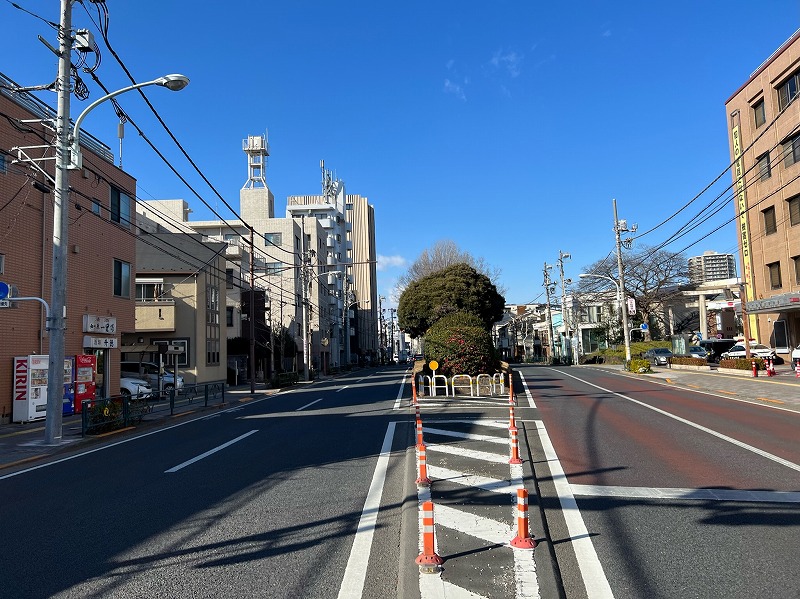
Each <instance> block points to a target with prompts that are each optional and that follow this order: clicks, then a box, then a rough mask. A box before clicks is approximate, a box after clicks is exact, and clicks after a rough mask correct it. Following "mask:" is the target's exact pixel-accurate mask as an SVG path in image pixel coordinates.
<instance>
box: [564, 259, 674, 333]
mask: <svg viewBox="0 0 800 599" xmlns="http://www.w3.org/2000/svg"><path fill="white" fill-rule="evenodd" d="M623 263H624V267H625V294H626V296H627V297H633V298H634V299H635V300H636V315H635V316H634V317H632V318H631V324H632V325H634V326H635V325H636V324H637V323H641V322H644V323H648V325H649V326H650V327H651V328H652V329H653V336H656V337H657V336H659V335H660V334H661V332H662V331H668V330H669V326H668V322H667V317H666V315H665V309H664V306H666V305H668V304H670V303H671V302H673V301H675V300H677V299H679V298H681V286H682V285H686V284H687V283H688V282H689V273H688V261H687V259H686V257H685V256H684V255H683V254H682V253H675V252H669V251H667V250H664V249H659V248H651V247H647V246H642V247H641V248H639V249H638V250H636V251H626V252H625V253H624V254H623ZM583 272H586V273H591V274H596V275H603V276H605V277H609V278H612V279H614V280H615V281H617V280H618V273H617V257H616V256H615V255H613V254H609V255H608V256H606V257H605V258H603V259H602V260H598V261H597V262H595V263H594V264H592V265H590V266H588V267H585V269H584V271H583ZM608 285H609V284H608V283H604V282H603V280H602V279H599V278H596V277H586V278H583V279H581V280H580V283H579V284H578V287H577V291H578V292H579V293H591V292H596V291H598V290H599V289H602V288H607V287H608ZM624 302H625V299H623V303H624ZM645 338H646V339H647V340H649V339H650V331H649V330H648V331H647V332H646V335H645Z"/></svg>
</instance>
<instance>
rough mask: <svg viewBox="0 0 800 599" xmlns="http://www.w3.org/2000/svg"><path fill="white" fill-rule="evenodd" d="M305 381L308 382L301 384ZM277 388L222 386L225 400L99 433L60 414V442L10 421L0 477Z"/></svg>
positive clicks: (39, 428)
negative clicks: (86, 432) (84, 429)
mask: <svg viewBox="0 0 800 599" xmlns="http://www.w3.org/2000/svg"><path fill="white" fill-rule="evenodd" d="M301 384H308V383H301ZM280 391H281V389H267V388H265V387H264V384H263V383H260V384H258V385H257V386H256V392H255V393H254V394H252V393H250V385H249V384H245V385H239V386H238V387H228V388H226V389H225V401H224V402H219V401H218V402H215V403H213V404H211V403H210V404H209V405H208V407H205V406H204V405H203V404H202V403H193V404H180V405H177V404H176V409H175V413H174V414H170V413H169V412H160V413H153V414H152V415H150V416H148V417H146V418H145V420H143V421H142V422H140V423H139V424H137V425H136V426H131V427H128V428H124V429H119V430H115V431H111V432H108V433H103V434H99V435H90V436H86V437H82V436H81V432H82V431H81V415H80V414H73V415H71V416H64V417H63V421H62V436H61V441H60V442H59V443H58V444H55V445H48V444H46V443H45V440H44V430H45V421H44V420H36V421H34V422H28V423H12V424H6V425H2V426H0V477H2V476H4V475H7V474H9V473H11V472H14V471H16V470H21V469H23V468H26V467H30V466H32V465H34V464H35V463H36V462H37V461H38V460H40V459H41V458H45V457H51V456H66V455H69V454H70V453H73V452H76V451H80V450H85V449H87V448H89V447H92V446H94V445H98V444H100V443H104V442H108V441H109V440H118V439H122V438H125V437H129V436H133V435H138V434H141V433H142V432H144V431H146V430H152V429H154V428H157V427H160V426H164V425H167V424H171V423H173V422H176V421H178V420H179V419H181V418H185V417H187V416H190V415H194V416H196V415H198V414H203V413H208V412H213V411H216V410H221V409H225V408H229V407H231V406H235V405H237V404H240V403H246V402H248V401H251V400H253V399H255V398H261V397H264V396H267V395H275V394H277V393H279V392H280Z"/></svg>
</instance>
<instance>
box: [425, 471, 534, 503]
mask: <svg viewBox="0 0 800 599" xmlns="http://www.w3.org/2000/svg"><path fill="white" fill-rule="evenodd" d="M428 476H430V477H431V478H432V479H434V480H445V481H447V482H449V483H455V484H458V485H464V486H467V487H475V488H478V489H483V490H484V491H489V492H491V493H509V494H513V495H514V496H516V494H517V489H519V485H513V484H512V483H510V482H508V481H507V480H498V479H496V478H489V477H488V476H478V475H477V474H465V473H463V472H459V471H457V470H451V469H449V468H442V467H440V466H428Z"/></svg>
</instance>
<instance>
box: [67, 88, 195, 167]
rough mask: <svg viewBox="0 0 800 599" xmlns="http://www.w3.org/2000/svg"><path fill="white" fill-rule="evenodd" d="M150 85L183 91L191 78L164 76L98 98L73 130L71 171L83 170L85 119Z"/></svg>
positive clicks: (76, 122)
mask: <svg viewBox="0 0 800 599" xmlns="http://www.w3.org/2000/svg"><path fill="white" fill-rule="evenodd" d="M148 85H159V86H161V87H166V88H167V89H168V90H170V91H173V92H178V91H181V90H182V89H183V88H184V87H186V86H187V85H189V78H188V77H186V76H185V75H179V74H176V73H173V74H172V75H164V76H163V77H159V78H158V79H153V80H152V81H145V82H144V83H137V84H135V85H129V86H128V87H123V88H122V89H118V90H117V91H115V92H111V93H110V94H106V95H105V96H103V97H102V98H98V99H97V100H95V101H94V102H92V103H91V104H89V105H88V106H87V107H86V108H85V109H84V111H83V112H82V113H81V114H80V116H78V118H77V119H76V120H75V127H74V128H73V132H72V136H71V143H70V148H69V150H70V164H69V168H70V170H77V169H81V168H83V155H82V154H81V148H80V139H81V123H82V122H83V119H84V118H85V117H86V115H87V114H89V113H90V112H91V111H92V110H94V108H95V107H97V106H98V105H99V104H102V103H103V102H105V101H106V100H110V99H111V98H114V97H115V96H119V95H120V94H124V93H125V92H129V91H132V90H134V89H139V88H141V87H147V86H148Z"/></svg>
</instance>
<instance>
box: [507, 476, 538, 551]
mask: <svg viewBox="0 0 800 599" xmlns="http://www.w3.org/2000/svg"><path fill="white" fill-rule="evenodd" d="M511 546H512V547H516V548H517V549H534V548H535V547H536V539H534V538H533V537H531V534H530V529H529V527H528V491H526V490H525V489H517V536H516V537H514V538H513V539H512V540H511Z"/></svg>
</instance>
